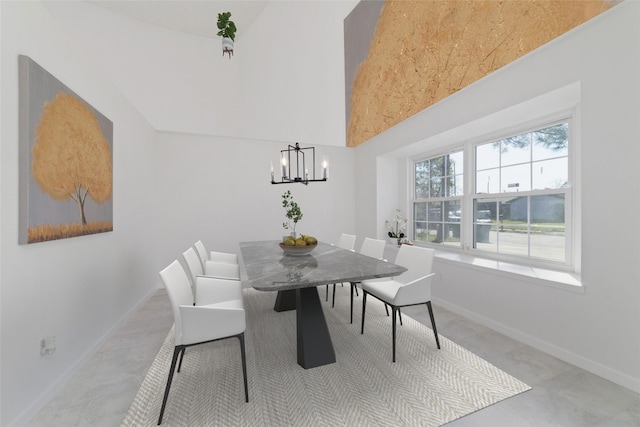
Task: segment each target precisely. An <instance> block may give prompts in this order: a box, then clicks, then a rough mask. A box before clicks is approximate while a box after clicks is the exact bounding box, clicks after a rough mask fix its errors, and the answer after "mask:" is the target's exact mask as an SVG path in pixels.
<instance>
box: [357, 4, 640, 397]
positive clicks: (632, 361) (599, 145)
mask: <svg viewBox="0 0 640 427" xmlns="http://www.w3.org/2000/svg"><path fill="white" fill-rule="evenodd" d="M638 22H640V3H638V2H625V3H623V4H621V5H618V6H616V7H614V8H613V9H611V10H610V11H608V12H606V13H604V14H603V15H601V16H599V17H597V18H595V19H593V20H591V21H589V22H587V23H586V24H584V25H582V26H580V27H578V28H577V29H575V30H573V31H571V32H570V33H567V34H565V35H564V36H562V37H560V38H559V39H556V40H554V41H552V42H551V43H549V44H547V45H545V46H543V47H541V48H540V49H538V50H536V51H534V52H532V53H530V54H529V55H527V56H525V57H523V58H521V59H520V60H518V61H516V62H514V63H512V64H510V65H508V66H506V67H504V68H502V69H501V70H498V71H497V72H495V73H493V74H492V75H490V76H488V77H486V78H485V79H483V80H481V81H479V82H477V83H475V84H473V85H472V86H470V87H468V88H466V89H463V90H462V91H460V92H458V93H456V94H455V95H453V96H451V97H449V98H447V99H445V100H444V101H442V102H440V103H438V104H436V105H434V106H433V107H431V108H429V109H427V110H425V111H423V112H421V113H420V114H418V115H416V116H414V117H412V118H410V119H409V120H407V121H405V122H403V123H402V124H400V125H398V126H396V127H394V128H392V129H390V130H388V131H387V132H385V133H384V134H381V135H379V136H378V137H376V138H374V139H372V140H370V141H369V142H367V143H365V144H363V145H361V146H359V147H357V149H356V151H357V159H356V162H357V165H358V171H359V174H362V175H361V176H359V177H358V180H357V187H356V193H357V194H358V196H359V197H358V201H357V203H356V216H357V217H358V218H361V217H367V216H368V215H370V212H376V209H377V212H378V218H376V221H375V223H371V222H370V221H367V222H358V228H357V233H358V234H359V235H367V234H373V233H378V234H379V233H380V230H381V229H382V228H381V224H382V223H383V222H384V219H385V216H384V215H391V214H392V212H393V209H395V208H396V207H397V205H396V203H397V198H389V197H388V195H387V194H386V193H385V192H388V190H384V186H383V185H382V183H381V182H380V181H385V180H386V179H388V177H389V176H390V175H396V174H397V170H398V164H397V163H393V162H391V163H390V162H389V160H388V159H382V161H381V159H380V157H397V156H399V155H400V154H402V155H404V156H405V157H406V155H407V154H410V153H411V152H413V151H415V150H417V148H415V147H419V150H422V151H426V150H428V149H430V146H431V148H433V146H435V145H436V144H437V145H442V144H443V143H444V144H447V143H448V144H455V143H461V142H464V141H465V139H464V137H463V136H462V132H461V129H462V128H464V127H465V125H467V124H468V123H471V122H474V121H482V120H481V119H482V118H483V117H489V116H490V115H493V114H494V113H499V112H502V111H503V110H505V109H507V108H509V107H512V106H515V105H517V104H519V103H522V102H525V101H527V100H530V99H532V98H535V97H537V96H540V95H544V94H547V93H549V92H552V91H554V90H556V89H560V88H563V87H565V86H567V85H570V84H572V83H574V84H577V85H578V87H579V88H580V89H579V90H580V95H579V99H580V104H579V107H578V108H579V112H580V120H579V129H578V131H579V140H578V142H577V144H578V145H577V148H579V151H580V155H581V160H582V161H581V163H580V164H579V165H578V166H579V168H580V169H581V174H582V180H581V189H582V193H581V197H582V208H581V212H580V213H581V217H582V229H581V230H578V232H581V237H582V246H581V248H580V249H581V251H582V283H583V285H584V286H585V292H584V293H573V292H567V291H564V290H560V289H555V288H551V287H547V286H542V285H541V284H539V283H531V282H529V281H525V280H520V279H518V278H517V277H514V276H504V275H497V274H494V273H493V272H492V271H489V270H482V269H478V268H470V267H469V266H465V265H462V264H451V263H446V262H442V261H440V262H436V268H437V269H438V271H439V272H440V274H441V280H440V281H439V283H438V284H437V285H436V286H435V287H434V291H433V292H434V299H437V300H438V301H439V302H440V303H442V304H444V305H446V306H448V307H449V308H451V309H454V310H456V311H459V312H461V313H463V314H465V315H466V316H469V317H471V318H474V319H476V320H478V321H480V322H481V323H484V324H486V325H488V326H490V327H493V328H495V329H497V330H500V331H502V332H505V333H507V334H508V335H511V336H514V337H516V338H517V339H520V340H523V341H525V342H527V343H530V344H532V345H534V346H535V347H538V348H541V349H542V350H544V351H547V352H549V353H551V354H554V355H556V356H558V357H560V358H562V359H565V360H568V361H569V362H571V363H574V364H576V365H578V366H581V367H583V368H586V369H587V370H590V371H592V372H594V373H596V374H599V375H602V376H604V377H606V378H608V379H610V380H612V381H615V382H617V383H619V384H622V385H624V386H626V387H629V388H631V389H634V390H636V391H640V363H639V361H640V272H639V270H638V265H639V262H640V249H639V246H638V240H639V238H640V225H639V224H640V223H639V222H638V221H636V220H635V217H636V216H637V215H636V214H637V212H639V211H640V194H639V191H638V185H639V184H640V174H639V172H638V171H639V169H640V168H638V166H637V161H638V159H639V158H640V144H638V141H639V140H640V129H639V125H638V123H639V118H640V77H639V76H640V47H639V41H640V27H638ZM532 118H533V117H528V118H527V119H532ZM510 124H512V123H505V126H508V125H510ZM389 164H391V165H393V167H390V166H389ZM396 176H397V175H396ZM393 179H394V180H395V179H397V178H393ZM376 180H378V183H377V187H375V188H377V192H376V193H375V194H374V193H373V190H374V185H373V184H372V182H375V181H376ZM400 181H402V180H400ZM397 192H398V194H403V195H406V194H407V193H408V191H407V188H406V186H405V187H402V186H400V187H399V188H398V189H397ZM407 207H408V206H407Z"/></svg>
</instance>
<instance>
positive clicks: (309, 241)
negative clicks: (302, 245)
mask: <svg viewBox="0 0 640 427" xmlns="http://www.w3.org/2000/svg"><path fill="white" fill-rule="evenodd" d="M305 242H306V243H307V245H317V244H318V239H316V238H315V237H313V236H305Z"/></svg>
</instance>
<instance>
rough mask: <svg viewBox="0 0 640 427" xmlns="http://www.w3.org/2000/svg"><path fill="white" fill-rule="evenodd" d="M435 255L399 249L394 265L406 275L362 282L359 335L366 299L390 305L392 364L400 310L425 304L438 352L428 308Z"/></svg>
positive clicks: (405, 247)
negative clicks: (375, 299)
mask: <svg viewBox="0 0 640 427" xmlns="http://www.w3.org/2000/svg"><path fill="white" fill-rule="evenodd" d="M434 254H435V250H433V249H430V248H422V247H419V246H410V245H402V246H401V247H400V250H399V251H398V256H397V258H396V261H395V264H397V265H401V266H403V267H405V268H407V271H405V272H404V273H402V274H401V275H399V276H396V277H392V278H384V279H372V280H363V281H362V326H361V328H360V333H361V334H363V333H364V318H365V309H366V306H367V295H372V296H374V297H375V298H377V299H379V300H380V301H382V302H384V303H385V304H388V305H390V306H391V318H392V320H391V323H392V337H393V338H392V340H393V361H394V362H395V361H396V317H397V316H396V315H397V314H398V312H399V310H400V308H401V307H408V306H412V305H420V304H426V306H427V309H428V310H429V317H430V318H431V326H432V328H433V334H434V335H435V338H436V345H437V347H438V348H440V340H439V339H438V330H437V329H436V321H435V319H434V317H433V308H432V307H431V281H432V280H433V277H434V276H435V273H432V271H431V270H432V266H433V256H434Z"/></svg>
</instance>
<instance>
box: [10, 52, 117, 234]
mask: <svg viewBox="0 0 640 427" xmlns="http://www.w3.org/2000/svg"><path fill="white" fill-rule="evenodd" d="M18 68H19V108H20V112H19V120H20V124H19V126H20V150H19V152H20V180H19V187H20V193H19V197H20V213H19V227H20V231H19V240H20V244H28V243H36V242H43V241H48V240H56V239H65V238H69V237H77V236H82V235H87V234H95V233H103V232H109V231H113V166H112V164H113V123H112V122H111V121H110V120H109V119H108V118H106V117H105V116H104V115H102V114H101V113H100V112H99V111H97V110H96V109H95V108H93V107H92V106H91V105H89V104H88V103H87V102H86V101H84V100H83V99H82V98H80V97H79V96H78V95H76V94H75V93H74V92H73V91H72V90H71V89H69V88H68V87H67V86H65V85H64V84H62V83H61V82H60V81H59V80H57V79H56V78H55V77H54V76H52V75H51V74H49V73H48V72H47V71H46V70H45V69H44V68H42V67H41V66H40V65H38V64H37V63H36V62H34V61H33V60H32V59H31V58H29V57H27V56H22V55H21V56H19V57H18Z"/></svg>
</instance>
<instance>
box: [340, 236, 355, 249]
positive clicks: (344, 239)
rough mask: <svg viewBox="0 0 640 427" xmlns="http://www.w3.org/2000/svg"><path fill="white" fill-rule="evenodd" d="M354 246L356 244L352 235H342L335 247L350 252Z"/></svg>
mask: <svg viewBox="0 0 640 427" xmlns="http://www.w3.org/2000/svg"><path fill="white" fill-rule="evenodd" d="M355 244H356V236H354V235H353V234H345V233H342V235H341V236H340V239H339V240H338V244H337V245H336V246H338V247H339V248H342V249H346V250H348V251H352V250H353V247H354V246H355Z"/></svg>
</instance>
